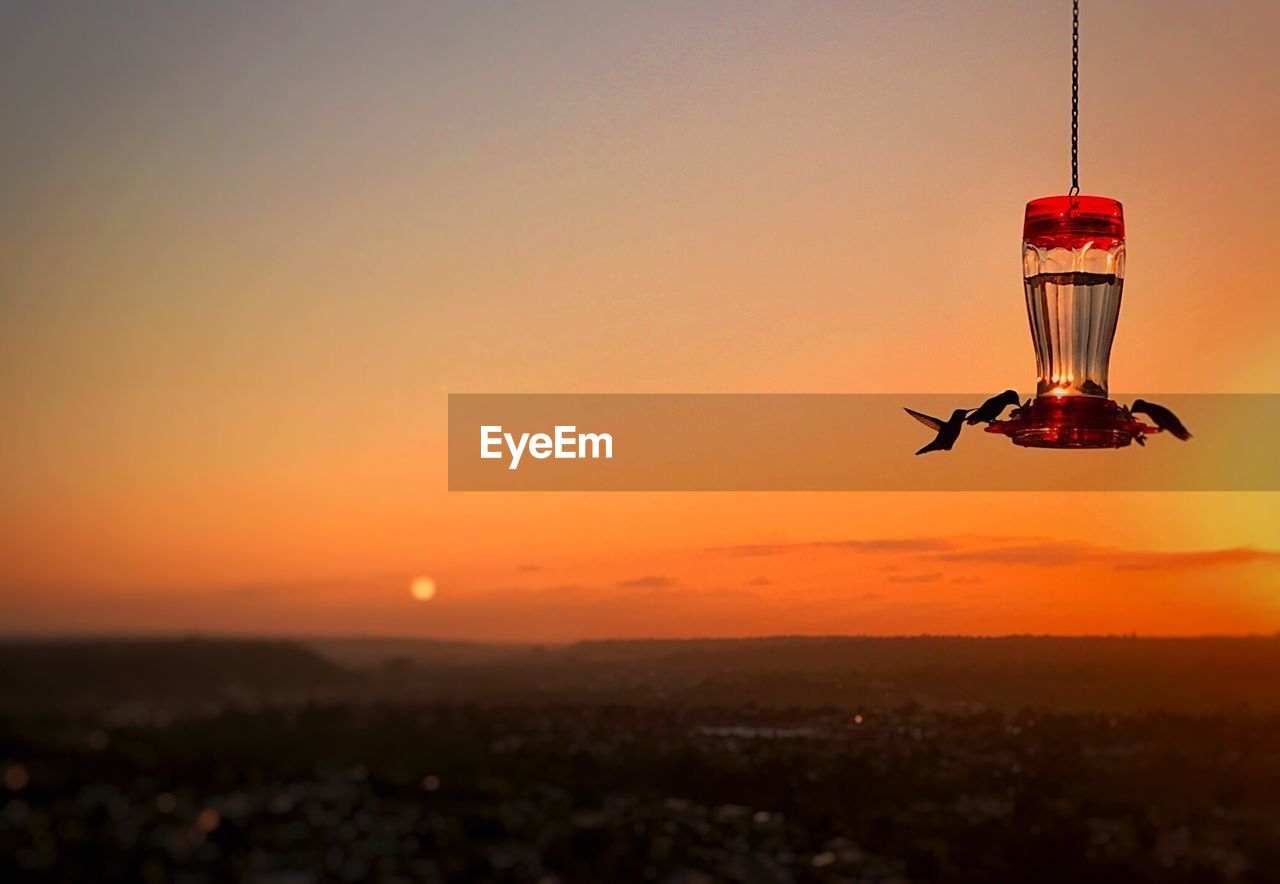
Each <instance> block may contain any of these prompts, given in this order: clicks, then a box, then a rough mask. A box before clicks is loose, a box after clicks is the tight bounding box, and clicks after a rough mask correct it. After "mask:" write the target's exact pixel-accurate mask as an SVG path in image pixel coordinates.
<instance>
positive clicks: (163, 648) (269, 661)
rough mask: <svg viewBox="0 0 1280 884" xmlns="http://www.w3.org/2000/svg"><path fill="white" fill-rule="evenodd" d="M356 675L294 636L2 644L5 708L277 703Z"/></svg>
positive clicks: (0, 688)
mask: <svg viewBox="0 0 1280 884" xmlns="http://www.w3.org/2000/svg"><path fill="white" fill-rule="evenodd" d="M355 678H356V676H355V675H354V674H353V673H352V672H351V671H349V670H347V669H344V668H343V667H341V666H339V665H338V664H336V663H334V662H333V661H331V660H328V659H326V658H325V657H322V656H321V655H319V654H317V653H316V652H315V651H312V650H309V649H307V648H305V647H303V646H301V645H299V644H297V643H295V642H289V641H248V640H244V641H242V640H232V639H205V638H187V639H66V640H49V641H9V642H3V643H0V706H10V705H13V704H19V705H21V706H23V707H27V708H29V707H31V706H42V705H56V706H58V707H60V708H64V709H74V708H78V707H98V706H102V705H104V704H120V703H128V702H145V703H152V704H166V705H169V706H188V705H191V704H200V703H212V702H221V701H226V700H240V701H245V702H273V701H276V700H279V699H281V698H284V697H291V696H298V695H299V694H303V693H306V692H317V691H326V690H332V689H334V688H335V687H342V686H345V685H349V684H351V683H352V682H353V681H354V680H355Z"/></svg>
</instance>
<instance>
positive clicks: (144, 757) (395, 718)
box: [0, 637, 1280, 884]
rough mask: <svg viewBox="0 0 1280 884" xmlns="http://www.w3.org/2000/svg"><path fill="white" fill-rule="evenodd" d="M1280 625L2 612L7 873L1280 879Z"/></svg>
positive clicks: (155, 878)
mask: <svg viewBox="0 0 1280 884" xmlns="http://www.w3.org/2000/svg"><path fill="white" fill-rule="evenodd" d="M1277 796H1280V638H1256V639H1177V640H1172V639H1171V640H1158V639H1135V638H1096V639H1092V638H1088V639H1086V638H1082V639H1049V638H1032V637H1018V638H1007V639H956V638H929V637H922V638H904V639H857V638H851V639H841V638H831V639H798V638H797V639H761V640H743V641H705V642H703V641H694V642H605V643H585V644H579V645H573V646H568V647H559V648H535V647H518V646H481V645H466V644H458V643H438V642H426V641H422V642H420V641H410V640H403V641H399V640H384V641H380V640H355V639H352V640H341V639H335V640H330V641H317V642H287V641H243V640H236V641H233V640H211V639H190V640H74V641H73V640H66V641H16V640H15V641H9V642H7V643H4V644H0V881H4V882H19V881H45V880H53V881H85V880H93V881H147V882H168V881H175V882H178V881H181V882H205V881H227V880H237V881H257V882H280V884H283V882H290V884H292V882H329V881H368V880H377V881H426V882H453V881H513V882H521V881H529V882H558V881H559V882H575V881H593V882H594V881H656V882H682V884H693V882H713V881H735V882H748V884H754V882H762V884H763V882H790V881H795V882H827V881H830V882H836V881H850V882H852V881H883V882H887V881H895V882H896V881H902V882H905V881H984V882H986V881H989V882H996V881H1049V882H1053V881H1072V882H1079V881H1090V882H1111V881H1115V882H1121V881H1125V882H1130V881H1186V882H1213V881H1270V880H1280V798H1278V797H1277Z"/></svg>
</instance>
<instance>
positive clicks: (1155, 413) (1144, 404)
mask: <svg viewBox="0 0 1280 884" xmlns="http://www.w3.org/2000/svg"><path fill="white" fill-rule="evenodd" d="M1129 411H1130V412H1132V413H1133V414H1145V415H1147V416H1148V417H1150V418H1151V419H1152V420H1153V421H1155V422H1156V426H1157V427H1159V428H1160V429H1162V430H1164V431H1165V432H1167V433H1170V434H1171V435H1173V436H1174V437H1176V438H1178V439H1181V440H1182V441H1183V442H1185V441H1187V440H1188V439H1190V438H1191V433H1189V432H1188V431H1187V428H1186V427H1184V426H1183V425H1182V421H1180V420H1178V416H1177V415H1176V414H1174V413H1173V412H1172V411H1170V410H1169V409H1167V408H1165V407H1164V406H1163V405H1156V404H1155V403H1154V402H1148V401H1147V400H1145V399H1135V400H1133V404H1132V405H1130V406H1129Z"/></svg>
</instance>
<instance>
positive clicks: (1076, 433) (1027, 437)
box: [987, 396, 1160, 448]
mask: <svg viewBox="0 0 1280 884" xmlns="http://www.w3.org/2000/svg"><path fill="white" fill-rule="evenodd" d="M987 432H988V433H1000V434H1002V435H1005V436H1008V437H1009V438H1010V439H1012V440H1013V444H1014V445H1021V446H1022V447H1024V448H1124V447H1125V446H1127V445H1128V444H1129V443H1130V442H1133V441H1134V440H1135V439H1137V440H1139V441H1140V440H1142V439H1143V438H1145V437H1146V436H1147V435H1148V434H1149V433H1158V432H1160V429H1159V428H1158V427H1153V426H1150V425H1148V424H1145V423H1143V422H1142V421H1140V420H1137V419H1136V418H1134V416H1133V415H1131V414H1130V413H1129V410H1128V409H1127V408H1121V407H1120V406H1119V405H1117V404H1116V403H1115V402H1113V401H1111V400H1110V399H1102V398H1099V397H1097V396H1062V397H1058V396H1040V397H1038V398H1037V399H1035V400H1034V401H1033V402H1032V403H1031V405H1030V406H1028V407H1026V408H1019V409H1017V410H1015V411H1014V412H1013V416H1012V417H1010V418H1009V420H1004V421H999V420H998V421H992V422H991V423H990V424H988V425H987Z"/></svg>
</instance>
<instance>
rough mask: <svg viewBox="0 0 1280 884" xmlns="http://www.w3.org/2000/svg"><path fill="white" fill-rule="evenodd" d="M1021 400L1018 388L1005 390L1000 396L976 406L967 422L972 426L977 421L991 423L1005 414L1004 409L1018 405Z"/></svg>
mask: <svg viewBox="0 0 1280 884" xmlns="http://www.w3.org/2000/svg"><path fill="white" fill-rule="evenodd" d="M1021 401H1022V400H1021V398H1019V396H1018V391H1017V390H1005V391H1004V392H1003V393H1001V394H1000V395H999V396H992V397H991V398H990V399H988V400H987V401H986V402H984V403H982V404H981V405H979V406H978V407H977V408H975V409H974V410H973V414H971V415H969V419H968V420H967V421H965V423H967V424H968V425H969V426H971V427H972V426H973V425H974V424H977V423H991V422H992V421H993V420H995V419H996V418H998V417H999V416H1000V415H1002V414H1004V410H1005V409H1006V408H1008V407H1009V406H1010V405H1013V406H1017V404H1018V403H1019V402H1021Z"/></svg>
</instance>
